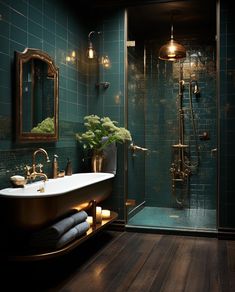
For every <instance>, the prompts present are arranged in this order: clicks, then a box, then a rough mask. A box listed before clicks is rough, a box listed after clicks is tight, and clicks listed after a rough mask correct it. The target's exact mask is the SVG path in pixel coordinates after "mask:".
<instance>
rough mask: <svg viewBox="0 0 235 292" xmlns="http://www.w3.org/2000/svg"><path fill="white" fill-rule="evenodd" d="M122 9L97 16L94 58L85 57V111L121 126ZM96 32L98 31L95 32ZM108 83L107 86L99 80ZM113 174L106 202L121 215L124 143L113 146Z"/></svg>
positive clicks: (122, 119)
mask: <svg viewBox="0 0 235 292" xmlns="http://www.w3.org/2000/svg"><path fill="white" fill-rule="evenodd" d="M124 15H125V14H124V9H120V10H119V9H115V11H109V13H105V14H104V15H103V16H101V17H99V18H98V21H97V22H96V24H95V25H94V26H93V27H92V26H90V28H91V29H90V31H95V32H96V33H95V34H94V35H93V36H92V41H93V43H94V47H95V49H96V53H97V55H96V59H95V60H89V61H90V63H89V69H88V70H89V81H88V84H89V86H88V112H89V114H96V115H98V116H100V117H103V116H109V117H110V118H111V119H112V120H114V121H117V122H118V124H119V126H124V122H125V121H124V105H125V87H124V79H125V70H124V64H125V51H124V22H125V18H124ZM98 32H100V34H98ZM105 56H108V58H109V60H110V66H109V67H108V68H106V67H104V66H103V64H102V57H105ZM104 82H107V83H108V84H109V86H108V88H104V87H103V85H102V84H103V83H104ZM117 150H118V151H117V158H118V160H117V174H116V179H115V182H114V191H113V194H112V196H111V197H110V198H108V200H107V202H106V206H112V208H113V210H114V211H116V212H118V214H119V218H120V219H123V218H124V146H123V145H121V144H118V145H117Z"/></svg>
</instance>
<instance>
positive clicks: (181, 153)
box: [170, 79, 199, 207]
mask: <svg viewBox="0 0 235 292" xmlns="http://www.w3.org/2000/svg"><path fill="white" fill-rule="evenodd" d="M184 89H185V82H184V80H182V79H181V80H180V81H179V94H178V143H177V144H174V145H172V154H173V155H172V160H173V162H172V163H171V168H170V173H171V177H172V193H173V195H174V197H175V200H176V203H177V204H178V206H181V207H183V204H184V201H185V199H186V195H187V193H188V190H189V178H190V176H191V175H192V174H193V172H195V171H196V170H197V167H198V166H199V150H198V144H197V134H196V126H195V117H194V112H193V105H192V95H193V94H195V95H197V94H199V88H198V83H197V81H190V82H189V111H190V116H191V122H192V128H193V136H194V143H195V153H196V161H192V160H190V157H189V154H190V145H191V143H188V144H186V143H185V137H184V136H185V133H184V132H185V114H184V111H185V110H184V108H183V92H184ZM177 186H181V193H180V195H177V192H176V188H177ZM182 187H185V190H186V191H185V193H186V195H185V193H184V195H182V194H183V190H182Z"/></svg>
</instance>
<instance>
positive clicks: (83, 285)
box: [1, 230, 235, 292]
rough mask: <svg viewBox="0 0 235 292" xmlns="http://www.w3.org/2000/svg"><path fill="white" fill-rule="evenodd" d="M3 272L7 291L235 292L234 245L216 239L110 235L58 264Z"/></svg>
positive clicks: (13, 264) (14, 266)
mask: <svg viewBox="0 0 235 292" xmlns="http://www.w3.org/2000/svg"><path fill="white" fill-rule="evenodd" d="M2 266H3V267H7V268H5V269H4V271H3V273H2V274H1V285H2V287H1V288H2V290H3V291H5V290H4V288H3V287H4V285H5V286H6V287H7V291H24V292H26V291H30V292H32V291H33V292H90V291H92V292H147V291H153V292H234V291H235V241H232V240H229V241H226V240H222V239H221V240H218V239H216V238H206V237H191V236H177V235H160V234H148V233H134V232H117V231H107V230H106V231H104V232H103V233H100V234H99V235H98V236H96V237H94V238H92V239H90V240H88V241H87V242H86V243H85V244H82V245H81V246H79V247H78V248H77V249H76V250H74V252H72V253H71V254H68V255H66V256H64V257H61V258H58V259H56V260H49V261H45V262H32V263H20V262H9V263H3V264H2ZM8 278H10V281H9V280H7V279H8ZM4 281H5V282H4ZM14 288H15V289H14Z"/></svg>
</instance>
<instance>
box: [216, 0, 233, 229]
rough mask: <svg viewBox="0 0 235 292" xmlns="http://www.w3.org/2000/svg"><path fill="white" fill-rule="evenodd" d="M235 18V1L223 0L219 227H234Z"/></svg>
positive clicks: (221, 12)
mask: <svg viewBox="0 0 235 292" xmlns="http://www.w3.org/2000/svg"><path fill="white" fill-rule="evenodd" d="M234 40H235V19H234V14H233V9H232V4H231V3H229V2H228V1H224V0H223V1H221V10H220V96H219V114H220V120H219V122H220V137H219V160H220V173H219V222H218V227H219V229H228V230H229V229H231V228H232V229H234V228H235V212H234V209H235V197H234V186H233V181H234V171H233V169H234V163H235V152H234V144H235V58H234V54H235V42H234Z"/></svg>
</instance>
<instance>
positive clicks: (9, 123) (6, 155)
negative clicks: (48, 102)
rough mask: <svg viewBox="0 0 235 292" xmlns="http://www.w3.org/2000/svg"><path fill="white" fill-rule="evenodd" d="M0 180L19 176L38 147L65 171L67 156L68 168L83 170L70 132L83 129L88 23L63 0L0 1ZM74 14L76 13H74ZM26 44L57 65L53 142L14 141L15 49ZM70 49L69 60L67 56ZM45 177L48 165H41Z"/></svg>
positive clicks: (5, 181) (48, 170)
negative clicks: (55, 136)
mask: <svg viewBox="0 0 235 292" xmlns="http://www.w3.org/2000/svg"><path fill="white" fill-rule="evenodd" d="M0 15H1V19H0V41H1V46H0V71H1V79H0V80H1V81H0V140H1V141H0V157H1V160H0V183H1V188H4V187H7V186H9V178H10V176H11V175H14V174H22V175H23V174H24V166H25V165H26V164H29V165H31V164H32V153H33V151H34V150H35V149H37V148H38V147H39V146H40V147H43V148H45V149H46V150H47V151H48V154H49V156H50V158H51V159H52V157H53V154H54V153H56V154H57V155H58V156H59V167H60V169H61V170H62V169H65V166H66V162H67V157H68V158H70V159H71V160H72V162H73V171H74V172H78V171H82V170H84V168H85V165H84V163H83V162H82V151H81V149H80V145H78V143H77V141H76V140H75V133H76V132H77V131H78V130H79V129H81V128H82V124H83V117H84V115H86V114H87V112H88V107H87V86H88V84H87V64H86V57H85V54H84V51H85V48H86V45H87V30H88V29H87V27H86V24H85V22H84V21H83V18H82V17H80V16H79V15H80V13H79V12H76V14H75V13H74V12H73V8H72V7H70V6H68V5H67V3H66V2H65V1H46V0H39V1H0ZM78 16H79V17H78ZM26 47H29V48H37V49H40V50H43V51H45V52H46V53H48V54H49V55H50V56H51V57H52V58H53V60H54V62H55V64H56V66H57V67H58V68H59V140H58V142H55V143H36V144H35V143H33V144H32V143H31V144H24V145H20V144H17V143H16V142H15V132H14V128H15V126H14V121H15V118H14V116H13V113H14V108H15V92H14V81H15V59H14V58H15V51H21V52H22V51H23V50H24V49H25V48H26ZM72 52H75V54H76V57H75V59H74V60H71V61H68V60H67V59H66V57H67V56H70V55H71V53H72ZM44 164H45V165H44V167H45V171H46V172H47V174H48V175H50V170H51V165H48V164H46V162H45V163H44Z"/></svg>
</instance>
